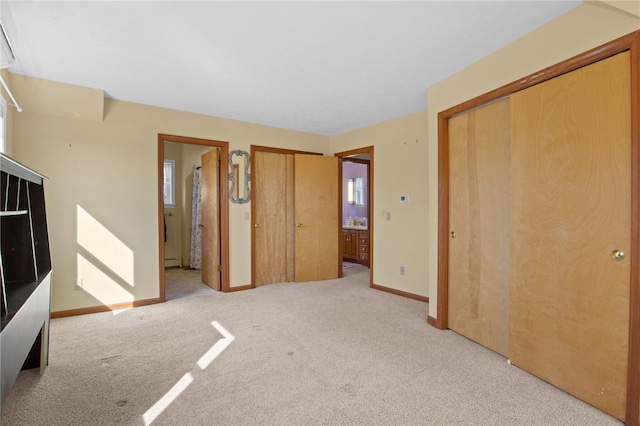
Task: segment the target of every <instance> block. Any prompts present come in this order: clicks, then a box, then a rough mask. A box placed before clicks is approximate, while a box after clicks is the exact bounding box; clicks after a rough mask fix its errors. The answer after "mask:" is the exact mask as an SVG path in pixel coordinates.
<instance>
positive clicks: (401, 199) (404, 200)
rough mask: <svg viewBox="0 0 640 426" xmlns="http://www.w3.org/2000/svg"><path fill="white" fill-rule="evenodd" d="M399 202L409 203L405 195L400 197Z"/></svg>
mask: <svg viewBox="0 0 640 426" xmlns="http://www.w3.org/2000/svg"><path fill="white" fill-rule="evenodd" d="M400 202H401V203H408V202H409V196H408V195H407V194H402V195H400Z"/></svg>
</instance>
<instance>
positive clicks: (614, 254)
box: [611, 250, 624, 262]
mask: <svg viewBox="0 0 640 426" xmlns="http://www.w3.org/2000/svg"><path fill="white" fill-rule="evenodd" d="M611 257H612V258H613V260H617V261H618V262H619V261H621V260H622V259H624V252H623V251H622V250H614V251H612V252H611Z"/></svg>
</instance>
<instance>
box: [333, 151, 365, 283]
mask: <svg viewBox="0 0 640 426" xmlns="http://www.w3.org/2000/svg"><path fill="white" fill-rule="evenodd" d="M373 151H374V149H373V146H365V147H362V148H356V149H352V150H349V151H342V152H336V153H335V154H334V155H335V156H336V157H338V182H339V183H340V185H339V187H338V199H339V200H340V202H339V203H338V217H339V218H340V224H339V225H338V230H337V232H338V244H339V245H340V247H339V250H338V265H339V266H338V276H339V277H342V276H343V275H344V270H343V268H342V196H343V194H342V161H343V160H344V158H346V157H353V156H354V155H358V154H369V173H368V176H367V177H368V183H369V184H368V186H367V197H368V198H367V199H368V200H369V218H368V219H367V220H368V224H369V287H371V288H374V284H373V267H374V262H373V253H374V249H373V240H374V238H373V232H374V217H373V184H374V167H373V157H374V156H373Z"/></svg>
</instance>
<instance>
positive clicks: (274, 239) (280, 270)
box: [251, 151, 292, 286]
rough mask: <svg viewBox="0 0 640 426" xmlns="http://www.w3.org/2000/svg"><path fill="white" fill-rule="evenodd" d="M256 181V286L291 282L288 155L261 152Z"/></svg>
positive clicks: (257, 158)
mask: <svg viewBox="0 0 640 426" xmlns="http://www.w3.org/2000/svg"><path fill="white" fill-rule="evenodd" d="M253 162H254V173H255V175H256V178H255V179H252V181H251V182H252V185H254V191H253V196H254V199H253V202H254V203H255V218H254V227H255V229H254V232H255V247H254V257H255V282H254V283H255V285H256V286H262V285H265V284H273V283H281V282H285V281H287V258H288V254H287V253H288V250H289V248H288V243H287V241H288V233H289V232H292V231H289V228H291V226H288V225H287V223H288V222H287V214H286V212H287V210H288V209H287V191H286V187H287V154H279V153H272V152H261V151H257V152H255V153H254V156H253Z"/></svg>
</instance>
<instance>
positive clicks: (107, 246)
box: [77, 205, 134, 287]
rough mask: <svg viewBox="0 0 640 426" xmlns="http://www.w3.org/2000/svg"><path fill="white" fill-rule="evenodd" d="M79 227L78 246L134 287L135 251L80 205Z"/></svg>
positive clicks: (78, 213) (78, 210) (78, 212)
mask: <svg viewBox="0 0 640 426" xmlns="http://www.w3.org/2000/svg"><path fill="white" fill-rule="evenodd" d="M77 226H78V229H77V235H78V244H79V245H80V246H82V248H84V249H85V250H87V251H88V252H89V253H90V254H91V255H92V256H94V257H95V258H96V259H98V260H99V261H100V262H101V263H102V264H103V265H104V266H106V267H107V268H109V270H110V271H112V272H113V273H115V274H116V275H117V276H119V277H120V278H122V280H123V281H124V282H126V283H127V284H128V285H130V286H131V287H133V286H134V276H133V273H134V254H133V250H131V249H130V248H129V247H127V246H126V245H125V244H124V243H123V242H122V241H120V240H119V239H118V237H116V236H115V235H113V233H112V232H111V231H109V230H108V229H107V228H105V227H104V226H103V225H102V224H101V223H100V222H98V221H97V220H96V219H95V218H94V217H93V216H91V215H90V214H89V213H87V211H86V210H84V209H83V208H82V207H80V206H79V205H78V206H77ZM78 268H79V266H78ZM81 277H83V276H82V275H78V278H81ZM85 281H86V280H85Z"/></svg>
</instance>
